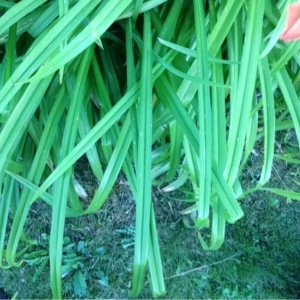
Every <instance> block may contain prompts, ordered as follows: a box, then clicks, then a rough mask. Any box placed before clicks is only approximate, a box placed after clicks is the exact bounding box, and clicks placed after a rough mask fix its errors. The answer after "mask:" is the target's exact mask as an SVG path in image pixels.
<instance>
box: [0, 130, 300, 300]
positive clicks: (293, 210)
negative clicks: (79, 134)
mask: <svg viewBox="0 0 300 300" xmlns="http://www.w3.org/2000/svg"><path fill="white" fill-rule="evenodd" d="M283 139H284V135H281V137H280V140H282V142H281V148H280V149H281V150H286V148H287V147H290V146H289V145H288V144H286V143H284V141H283ZM294 141H295V140H294ZM255 149H256V150H257V152H258V154H259V156H258V157H257V156H254V155H253V156H252V157H251V162H249V164H248V165H247V172H245V173H244V174H243V184H244V185H247V184H251V181H252V180H258V178H257V176H256V174H259V173H260V168H261V160H262V157H263V156H262V153H261V152H260V150H261V148H260V146H259V145H258V146H257V147H256V148H255ZM280 149H279V148H277V147H276V152H280V151H281V150H280ZM86 164H87V163H86V160H81V161H80V164H78V166H77V168H78V169H77V168H76V169H77V170H78V174H80V175H78V180H80V182H81V183H82V184H83V185H84V187H85V188H86V190H87V192H88V193H89V194H90V195H92V194H93V193H94V188H96V187H97V183H96V181H94V185H92V184H91V182H93V180H94V177H93V175H92V172H91V170H89V169H88V168H87V165H86ZM275 170H276V171H275ZM296 170H297V168H295V167H294V166H291V165H289V164H286V163H282V162H281V161H279V160H276V161H275V164H274V170H273V173H272V175H273V176H272V178H273V179H272V180H271V182H270V184H269V185H270V186H275V187H283V184H285V185H287V186H288V188H294V189H295V188H296V187H295V184H293V182H292V181H291V178H293V176H295V175H293V174H294V173H295V171H296ZM79 171H80V173H79ZM276 172H278V175H277V173H276ZM91 177H92V178H91ZM282 181H283V183H282ZM189 189H190V188H189V187H185V188H184V189H181V191H176V192H174V193H172V194H171V195H166V194H164V193H162V192H161V191H159V190H156V191H155V192H154V206H155V211H156V212H157V226H158V232H159V240H160V245H161V255H162V260H163V267H164V275H165V284H166V289H167V291H168V294H167V297H168V298H173V299H178V298H180V299H182V298H190V299H191V298H192V299H195V298H230V299H233V298H249V299H257V298H260V299H261V298H277V299H278V298H290V299H296V298H297V295H298V291H299V280H300V278H299V270H298V267H297V264H295V261H297V257H298V256H299V253H298V252H299V251H298V245H299V228H298V227H299V226H298V224H299V210H300V207H299V203H293V202H289V201H288V200H287V199H285V198H280V197H277V196H271V195H270V194H269V193H267V192H256V193H254V194H252V196H251V197H247V198H246V199H244V200H243V201H242V208H243V210H244V211H245V212H246V213H245V217H244V218H243V219H241V220H240V221H239V222H238V223H237V224H233V225H230V226H228V227H227V231H226V239H225V242H224V244H223V246H222V247H221V248H220V249H219V250H218V251H204V250H202V249H201V247H200V245H199V242H198V239H197V231H196V230H191V229H190V228H187V227H185V225H184V221H185V218H186V219H187V220H186V221H188V222H190V221H191V219H190V217H189V216H182V215H181V214H180V211H182V210H183V209H184V208H185V207H186V206H187V205H186V204H183V203H180V202H177V201H174V199H176V198H183V197H184V196H186V191H187V190H189ZM50 218H51V212H50V210H49V209H48V207H47V205H45V204H43V203H42V202H38V203H37V204H36V205H35V206H34V207H33V208H32V212H31V218H30V220H31V222H32V223H31V224H30V225H29V228H28V235H29V236H30V237H31V238H35V239H37V240H38V241H39V245H38V247H37V250H41V249H42V250H44V251H47V247H48V242H49V236H48V235H47V234H46V232H48V231H49V227H50V226H51V219H50ZM134 218H135V216H134V199H133V198H132V195H131V193H130V190H129V188H128V184H127V183H126V181H125V178H124V177H123V178H122V177H121V178H120V179H119V180H118V185H117V186H116V187H115V189H114V191H113V193H112V194H111V196H110V198H109V199H108V201H107V202H106V204H105V205H104V207H103V209H102V210H100V211H99V212H97V213H96V214H92V215H89V216H85V217H80V218H76V219H67V221H66V223H67V224H66V229H65V232H64V234H65V236H66V237H67V238H68V239H69V240H67V243H66V246H67V247H68V248H70V249H71V250H69V252H65V254H64V256H65V259H67V258H69V259H71V258H72V260H73V261H74V260H76V258H77V259H78V260H79V263H82V264H83V266H81V265H79V266H78V265H77V266H76V264H75V263H73V266H74V267H76V269H73V270H72V271H70V273H69V274H68V275H67V276H66V277H64V279H63V286H64V289H63V296H64V298H87V297H88V298H99V297H101V298H105V299H107V298H114V299H124V298H127V296H128V290H129V289H130V287H131V274H132V263H133V252H134V245H133V242H134V222H135V220H134ZM237 225H239V226H237ZM33 232H34V233H35V234H34V235H33V234H32V233H33ZM82 243H83V244H84V247H83V249H84V250H83V249H82V248H80V247H79V246H80V245H81V244H82ZM79 249H81V250H79ZM74 253H75V255H74ZM74 256H75V257H74ZM76 263H77V262H76ZM40 265H41V262H38V264H37V265H35V266H30V263H29V262H27V263H24V264H23V265H22V266H21V267H20V268H12V269H9V270H2V271H1V272H0V275H1V278H2V282H1V285H0V287H2V288H3V287H5V289H6V291H7V292H9V294H10V295H12V294H13V293H14V292H15V291H16V290H17V291H19V295H18V298H48V297H51V290H50V285H49V277H48V272H49V263H48V262H47V264H46V265H45V266H44V268H43V269H42V272H41V273H40V274H39V275H38V276H37V275H35V274H36V272H37V269H38V267H39V266H40ZM78 269H79V271H81V272H82V273H83V274H84V278H85V282H86V285H87V288H86V290H84V289H83V290H81V289H80V288H79V287H78V286H77V284H76V283H75V273H76V272H77V270H78ZM99 272H103V273H100V275H102V280H103V278H107V281H108V286H106V285H105V280H104V282H102V281H101V282H102V284H101V283H99V280H101V279H99V276H98V275H99ZM33 279H34V280H35V281H34V282H33ZM19 282H20V284H19ZM149 297H150V298H151V293H150V286H149V277H148V280H146V287H145V290H144V292H143V293H142V294H141V298H149Z"/></svg>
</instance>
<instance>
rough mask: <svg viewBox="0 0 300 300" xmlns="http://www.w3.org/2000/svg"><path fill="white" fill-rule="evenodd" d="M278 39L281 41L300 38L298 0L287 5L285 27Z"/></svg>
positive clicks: (299, 3)
mask: <svg viewBox="0 0 300 300" xmlns="http://www.w3.org/2000/svg"><path fill="white" fill-rule="evenodd" d="M280 39H281V40H283V41H293V40H297V39H300V2H297V3H293V4H290V5H289V7H288V12H287V18H286V23H285V28H284V30H283V32H282V33H281V35H280Z"/></svg>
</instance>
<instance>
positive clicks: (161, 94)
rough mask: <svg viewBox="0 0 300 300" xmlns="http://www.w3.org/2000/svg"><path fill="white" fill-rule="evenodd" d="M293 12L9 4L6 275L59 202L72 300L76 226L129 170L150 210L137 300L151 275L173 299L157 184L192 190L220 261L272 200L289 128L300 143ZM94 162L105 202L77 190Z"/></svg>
mask: <svg viewBox="0 0 300 300" xmlns="http://www.w3.org/2000/svg"><path fill="white" fill-rule="evenodd" d="M290 3H291V1H290V0H285V1H269V0H268V1H265V0H256V1H247V0H226V1H218V0H209V1H199V0H194V1H183V0H174V1H173V0H171V1H167V0H148V1H142V0H105V1H101V0H90V1H85V0H79V1H75V0H69V1H64V0H59V1H46V0H23V1H19V2H16V3H14V2H10V1H0V9H1V11H2V16H1V18H0V43H1V46H0V47H1V48H0V50H1V64H0V195H1V196H0V197H1V198H0V227H1V233H0V264H1V267H4V268H6V267H12V266H19V265H20V264H22V262H23V257H24V254H26V253H28V252H30V251H31V250H30V245H31V244H33V243H34V241H32V240H30V239H28V238H26V235H25V227H26V222H27V221H28V213H29V211H30V209H31V207H32V205H33V204H34V203H36V202H37V201H44V202H46V203H47V204H48V205H49V206H50V207H51V209H52V220H51V231H50V242H49V244H50V245H49V259H50V269H51V274H50V278H51V287H52V292H53V297H55V298H60V297H61V295H62V253H63V239H64V226H65V218H66V217H78V216H82V215H86V214H90V213H93V212H95V211H97V210H99V209H101V207H102V205H103V204H104V203H105V201H106V199H107V197H108V195H109V193H110V192H111V190H112V188H113V187H114V185H115V184H116V181H117V178H118V176H119V174H120V172H122V173H123V174H124V175H125V177H126V180H127V181H128V184H129V186H130V189H131V192H132V194H133V197H134V199H135V202H136V227H135V255H134V268H133V269H134V271H133V281H132V291H131V292H130V295H131V296H138V295H139V293H140V292H141V290H142V288H143V284H144V280H145V275H146V271H147V268H148V267H149V271H150V278H151V283H152V290H153V295H154V296H159V295H163V294H164V293H165V285H164V278H163V268H162V263H161V256H160V251H159V241H158V236H157V230H156V224H155V211H154V208H153V203H152V197H151V192H152V187H153V186H154V185H158V186H159V187H160V188H161V190H162V191H163V192H166V193H167V192H170V191H173V190H175V189H177V188H179V187H180V186H182V185H183V184H184V183H186V182H190V183H191V185H192V189H193V197H192V199H189V201H190V202H192V203H191V205H190V206H189V207H188V208H187V209H186V210H185V211H184V212H183V213H186V214H191V216H192V226H193V227H194V228H196V229H197V230H198V232H199V241H200V243H201V245H202V247H203V248H204V249H218V248H219V247H220V246H221V245H222V243H223V241H224V236H225V225H226V222H230V223H234V222H236V221H237V220H239V219H240V218H241V217H242V216H243V214H244V213H243V211H242V209H241V207H240V204H239V201H238V200H240V199H242V198H243V197H244V196H245V195H246V194H248V193H251V192H254V191H256V190H258V189H267V188H265V187H264V186H265V184H266V183H267V182H268V180H269V178H270V175H271V170H272V162H273V156H274V141H275V132H276V130H282V129H287V128H290V129H293V130H295V132H296V134H297V138H298V140H299V137H300V109H299V97H298V89H299V87H298V85H296V84H295V83H296V82H298V80H299V72H298V69H299V68H298V62H299V57H298V56H299V45H300V44H299V42H297V41H296V42H292V43H287V44H285V43H283V42H281V41H278V39H279V36H280V33H281V31H282V29H283V24H284V20H285V16H286V11H287V7H288V5H289V4H290ZM259 139H263V144H264V146H263V147H264V151H263V152H264V154H263V155H264V160H263V161H264V162H263V165H262V170H261V174H260V178H259V181H258V182H257V183H255V186H253V187H252V188H251V189H250V190H246V191H245V190H244V189H243V187H242V185H241V182H240V176H241V174H242V172H243V169H244V167H245V165H246V162H247V161H248V158H249V157H250V156H251V155H252V153H255V152H254V145H255V143H256V141H257V140H259ZM83 155H85V156H86V157H87V160H88V163H89V165H90V167H91V168H92V170H93V173H94V176H95V178H97V180H98V181H99V187H98V190H97V191H96V192H95V193H94V194H87V193H86V192H85V190H84V187H82V186H81V185H80V184H79V183H78V182H77V181H76V177H77V174H76V172H74V164H75V163H76V161H77V160H78V159H79V158H80V157H82V156H83ZM282 159H286V157H282ZM267 190H269V191H271V192H273V193H277V194H279V195H283V196H286V197H289V198H291V199H297V200H299V199H300V196H299V194H298V193H295V192H291V191H286V190H280V189H267ZM204 228H210V229H211V234H210V240H209V241H206V240H205V238H204V236H203V235H202V229H204Z"/></svg>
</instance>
